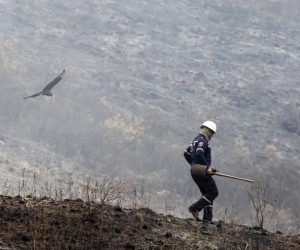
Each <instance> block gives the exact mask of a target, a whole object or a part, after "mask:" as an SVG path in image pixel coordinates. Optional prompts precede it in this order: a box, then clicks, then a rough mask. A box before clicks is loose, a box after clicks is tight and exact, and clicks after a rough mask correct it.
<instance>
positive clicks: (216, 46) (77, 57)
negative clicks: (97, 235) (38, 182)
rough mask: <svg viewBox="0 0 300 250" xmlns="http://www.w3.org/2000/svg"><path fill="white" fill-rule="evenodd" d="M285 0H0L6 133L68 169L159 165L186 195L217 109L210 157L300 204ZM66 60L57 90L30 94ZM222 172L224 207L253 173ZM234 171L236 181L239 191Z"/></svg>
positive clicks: (295, 61)
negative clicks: (191, 167) (195, 156)
mask: <svg viewBox="0 0 300 250" xmlns="http://www.w3.org/2000/svg"><path fill="white" fill-rule="evenodd" d="M289 4H290V5H284V4H283V3H282V2H280V1H276V2H274V1H264V2H263V3H256V2H255V1H248V2H247V3H240V2H239V1H234V0H227V1H192V0H185V1H168V0H159V1H154V0H153V1H147V3H146V2H145V3H138V4H137V2H136V1H133V0H129V1H102V2H101V3H99V2H97V1H89V2H86V1H82V0H76V1H72V3H68V4H67V3H63V2H60V1H51V2H41V1H31V2H30V3H25V2H21V1H15V2H6V3H3V4H2V5H1V7H0V13H1V18H2V23H1V24H0V34H1V39H0V42H1V45H2V49H1V53H0V59H1V60H0V72H1V76H2V81H1V83H0V84H1V85H0V86H1V92H0V98H1V104H0V116H1V120H0V121H1V128H0V136H1V135H2V136H3V137H4V138H7V140H9V138H12V139H14V140H15V139H16V138H19V140H20V144H21V142H22V141H26V142H27V144H26V145H27V146H28V147H29V149H28V150H24V153H23V154H24V159H29V155H32V154H36V155H40V154H39V152H40V151H39V150H42V149H43V148H44V147H45V148H48V149H49V148H50V149H51V152H53V153H57V154H58V158H59V159H67V160H68V161H70V162H71V163H70V165H69V167H70V168H68V169H67V170H66V171H67V172H68V171H72V170H73V171H74V170H76V171H81V172H85V171H91V172H94V174H95V175H98V174H99V175H100V174H102V173H106V172H110V171H111V170H112V169H114V168H115V167H122V168H125V169H129V170H131V171H134V173H136V174H138V175H141V176H144V177H145V178H146V177H147V176H153V175H154V176H155V175H156V174H157V173H158V174H159V175H160V176H161V177H162V178H164V180H160V182H159V184H157V183H155V184H153V185H154V186H155V187H156V189H157V190H162V189H165V188H166V189H168V190H172V192H174V194H175V193H176V194H180V196H181V202H180V203H181V204H182V203H183V202H182V200H184V199H185V198H183V197H186V199H191V198H192V197H194V196H195V195H198V194H197V191H196V190H195V189H193V187H194V185H193V183H192V181H191V179H190V178H189V171H188V166H186V163H185V162H184V159H183V157H182V153H183V151H184V149H185V147H186V146H187V145H188V143H189V142H190V140H191V139H192V138H193V137H194V136H195V134H196V133H198V131H199V124H200V123H201V122H203V121H204V120H208V119H211V120H214V121H216V122H217V124H218V133H217V136H216V137H215V138H214V140H213V141H212V142H211V146H212V148H213V166H214V167H217V168H218V169H220V170H221V171H222V172H225V173H231V174H236V175H240V176H244V177H247V178H253V179H255V178H258V177H260V178H262V177H263V178H265V179H270V180H271V189H272V190H273V192H274V194H276V193H278V194H279V196H281V197H282V199H281V204H280V205H281V206H287V207H293V206H294V204H298V201H299V199H300V197H299V194H298V192H297V190H299V188H300V187H299V182H298V181H297V180H298V178H299V171H298V169H299V163H300V157H299V156H300V154H299V153H300V140H299V136H300V132H299V128H300V102H299V93H300V84H299V80H298V78H299V77H298V76H299V73H298V72H299V66H300V65H299V64H300V63H299V58H300V47H299V41H300V32H299V29H298V21H299V17H298V15H296V10H297V8H298V9H299V7H298V5H297V3H296V2H295V1H290V2H289ZM286 6H289V7H286ZM290 6H294V8H293V9H290ZM289 13H290V15H288V14H289ZM62 69H66V72H67V73H66V75H65V77H64V81H63V82H62V84H60V85H58V86H57V87H56V88H55V89H54V90H53V97H52V98H47V97H43V98H39V99H38V100H30V101H29V102H26V103H24V102H22V101H21V99H22V97H24V96H25V95H26V94H30V93H32V91H34V90H36V89H39V88H41V87H43V86H44V85H45V83H47V82H48V81H49V80H51V79H52V76H53V75H55V74H57V73H60V72H61V70H62ZM33 145H38V146H33ZM3 147H5V152H10V151H11V152H14V151H16V150H19V149H18V148H17V149H16V148H13V147H12V146H10V144H9V143H7V144H4V145H3ZM46 152H47V150H46ZM7 154H9V153H7ZM12 154H13V153H12ZM42 155H44V154H42ZM45 157H46V155H45ZM7 158H9V157H8V156H7V155H6V156H5V159H7ZM78 159H80V160H78ZM9 161H10V162H13V161H15V163H12V164H15V165H17V164H18V163H19V158H14V159H11V158H10V159H9ZM50 161H52V160H50ZM60 161H61V160H60ZM60 161H58V163H57V165H56V166H62V168H63V165H61V162H60ZM78 161H79V162H80V163H79V164H78ZM41 162H42V163H43V162H45V160H41ZM4 165H5V164H4ZM4 165H3V164H2V165H1V167H2V168H3V169H5V171H7V170H6V169H7V167H9V166H6V165H5V166H4ZM33 165H34V163H33V162H30V163H29V166H28V167H29V168H30V166H31V167H32V166H33ZM282 180H284V181H285V183H284V185H278V183H282ZM218 182H219V185H220V189H221V190H226V191H225V192H224V193H223V194H222V195H220V198H218V199H219V200H218V202H219V204H220V207H221V204H222V207H221V208H222V209H223V208H224V207H230V206H232V204H236V203H238V202H239V200H240V199H241V200H243V201H245V200H246V198H247V197H246V189H247V188H248V187H249V186H245V185H244V184H241V183H239V184H236V182H228V181H227V180H225V179H218ZM236 185H240V187H241V191H240V192H237V193H236V194H233V196H234V197H232V200H230V199H228V196H230V195H231V193H230V192H231V190H232V189H234V188H236ZM287 190H289V192H290V195H292V196H293V197H296V198H295V199H290V198H288V197H289V196H287V195H286V193H285V192H287ZM272 194H273V193H272ZM170 196H172V195H170ZM182 206H184V205H183V204H182ZM240 206H241V207H244V203H241V204H240ZM222 209H221V210H220V212H219V216H220V213H222ZM185 210H186V209H185V208H182V211H185ZM241 211H244V210H243V209H242V208H241ZM182 213H183V214H186V211H185V212H182ZM241 213H246V211H244V212H241ZM290 214H291V213H290Z"/></svg>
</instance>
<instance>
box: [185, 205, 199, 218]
mask: <svg viewBox="0 0 300 250" xmlns="http://www.w3.org/2000/svg"><path fill="white" fill-rule="evenodd" d="M188 209H189V212H190V213H191V214H192V215H193V217H194V219H195V220H196V221H200V219H199V217H198V215H199V212H198V210H196V209H195V208H193V207H189V208H188Z"/></svg>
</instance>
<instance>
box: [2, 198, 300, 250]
mask: <svg viewBox="0 0 300 250" xmlns="http://www.w3.org/2000/svg"><path fill="white" fill-rule="evenodd" d="M0 249H11V250H12V249H37V250H43V249H78V250H79V249H115V250H118V249H133V250H135V249H149V250H150V249H153V250H154V249H155V250H156V249H157V250H158V249H180V250H183V249H187V250H189V249H219V250H221V249H223V250H225V249H226V250H228V249H243V250H245V249H251V250H254V249H262V250H264V249H274V250H279V249H281V250H286V249H300V236H299V235H285V234H282V233H280V232H277V233H270V232H267V231H265V230H263V229H259V228H249V227H246V226H242V225H235V224H234V223H232V222H231V223H225V222H221V221H219V222H215V224H214V225H205V224H203V223H202V222H196V221H195V220H193V219H180V218H176V217H173V216H164V215H160V214H157V213H155V212H153V211H152V210H150V209H147V208H141V209H125V208H121V207H118V206H108V205H100V204H96V203H91V204H89V203H85V202H83V201H81V200H64V201H55V200H52V199H47V198H42V199H35V198H25V199H23V198H22V197H20V196H16V197H10V196H1V205H0Z"/></svg>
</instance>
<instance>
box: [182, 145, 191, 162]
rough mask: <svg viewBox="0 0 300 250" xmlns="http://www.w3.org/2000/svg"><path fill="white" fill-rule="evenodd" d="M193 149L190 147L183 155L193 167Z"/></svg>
mask: <svg viewBox="0 0 300 250" xmlns="http://www.w3.org/2000/svg"><path fill="white" fill-rule="evenodd" d="M190 152H191V147H190V146H189V147H188V148H187V149H186V150H185V151H184V153H183V156H184V158H185V159H186V161H187V162H188V163H189V164H190V165H191V164H192V156H191V153H190Z"/></svg>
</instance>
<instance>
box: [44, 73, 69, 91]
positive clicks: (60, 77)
mask: <svg viewBox="0 0 300 250" xmlns="http://www.w3.org/2000/svg"><path fill="white" fill-rule="evenodd" d="M64 75H65V70H63V72H62V73H61V74H60V75H59V76H58V77H56V78H55V79H54V80H53V81H52V82H50V83H49V84H48V85H47V86H46V87H45V88H44V89H43V92H46V91H50V90H51V89H52V88H53V87H54V86H55V85H56V84H57V83H58V82H59V81H60V80H61V79H62V78H63V77H64Z"/></svg>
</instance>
